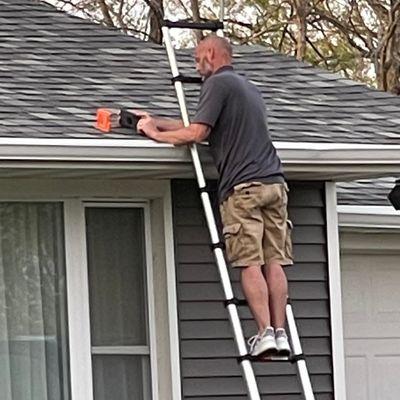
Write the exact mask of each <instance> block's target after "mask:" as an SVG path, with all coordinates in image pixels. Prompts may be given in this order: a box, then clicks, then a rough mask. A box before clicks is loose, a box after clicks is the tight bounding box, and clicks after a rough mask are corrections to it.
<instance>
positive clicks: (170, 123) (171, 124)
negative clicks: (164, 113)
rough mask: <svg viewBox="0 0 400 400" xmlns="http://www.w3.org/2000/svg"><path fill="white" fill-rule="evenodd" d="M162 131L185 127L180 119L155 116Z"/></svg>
mask: <svg viewBox="0 0 400 400" xmlns="http://www.w3.org/2000/svg"><path fill="white" fill-rule="evenodd" d="M153 118H154V120H155V122H156V125H157V128H158V129H159V130H160V131H175V130H178V129H181V128H183V127H184V125H183V121H182V120H180V119H172V118H163V117H153Z"/></svg>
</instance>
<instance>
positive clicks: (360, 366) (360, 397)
mask: <svg viewBox="0 0 400 400" xmlns="http://www.w3.org/2000/svg"><path fill="white" fill-rule="evenodd" d="M346 373H347V376H351V377H352V379H351V381H348V382H347V397H348V398H349V399H351V400H369V398H368V385H367V384H366V382H368V359H367V357H365V356H358V357H357V356H354V357H347V358H346Z"/></svg>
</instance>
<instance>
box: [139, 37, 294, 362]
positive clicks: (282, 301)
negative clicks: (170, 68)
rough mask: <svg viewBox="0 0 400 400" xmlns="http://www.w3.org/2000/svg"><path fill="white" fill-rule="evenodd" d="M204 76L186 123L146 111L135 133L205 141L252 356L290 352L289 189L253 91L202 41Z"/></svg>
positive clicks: (227, 52)
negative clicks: (245, 308) (250, 322)
mask: <svg viewBox="0 0 400 400" xmlns="http://www.w3.org/2000/svg"><path fill="white" fill-rule="evenodd" d="M195 59H196V68H197V71H198V72H199V73H200V75H202V76H203V78H204V79H205V80H204V83H203V85H202V89H201V94H200V100H199V104H198V108H197V112H196V115H195V117H194V118H193V119H192V123H191V124H190V125H189V126H187V127H184V125H183V123H182V122H181V121H175V120H171V119H165V118H157V117H152V116H150V115H148V114H146V113H142V114H140V115H141V116H142V118H141V119H140V121H139V123H138V130H139V131H142V132H143V133H144V134H146V135H147V136H148V137H150V138H152V139H154V140H156V141H160V142H166V143H171V144H175V145H181V144H188V143H200V142H202V141H204V140H205V139H206V138H207V137H208V138H209V143H210V149H211V153H212V155H213V158H214V162H215V164H216V167H217V170H218V172H219V175H220V176H219V182H218V196H219V201H220V211H221V217H222V222H223V225H224V227H223V235H224V239H225V243H226V253H227V257H228V259H229V261H230V263H231V265H232V266H233V267H240V268H241V284H242V289H243V293H244V295H245V297H246V300H247V302H248V304H249V306H250V309H251V311H252V314H253V316H254V318H255V321H256V323H257V326H258V333H257V335H255V336H254V337H253V338H251V339H250V341H249V344H250V355H251V356H255V357H261V356H270V355H275V354H278V355H283V356H288V355H289V354H290V346H289V343H288V339H287V335H286V332H285V329H284V326H285V307H286V299H287V294H288V293H287V291H288V290H287V280H286V276H285V273H284V271H283V268H282V266H284V265H291V264H293V261H292V254H291V238H290V227H289V223H290V222H289V221H288V219H287V191H288V188H287V185H286V183H285V179H284V175H283V172H282V166H281V161H280V159H279V157H278V155H277V153H276V150H275V148H274V146H273V144H272V141H271V138H270V136H269V133H268V128H267V124H266V111H265V105H264V102H263V99H262V97H261V94H260V92H259V91H258V89H257V88H256V86H255V85H253V84H252V83H250V82H248V81H247V80H246V79H245V78H243V77H242V76H240V75H238V74H236V73H235V72H234V70H233V67H232V65H231V63H232V48H231V46H230V44H229V42H228V41H227V40H226V39H224V38H221V37H218V36H214V35H212V36H208V37H207V38H205V39H204V40H203V41H202V42H200V44H199V45H198V46H197V48H196V51H195Z"/></svg>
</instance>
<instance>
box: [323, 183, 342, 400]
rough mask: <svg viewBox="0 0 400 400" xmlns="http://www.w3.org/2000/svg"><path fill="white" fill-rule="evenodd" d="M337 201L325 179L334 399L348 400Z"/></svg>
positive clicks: (333, 187)
mask: <svg viewBox="0 0 400 400" xmlns="http://www.w3.org/2000/svg"><path fill="white" fill-rule="evenodd" d="M336 201H337V200H336V184H335V183H332V182H326V183H325V202H326V235H327V251H328V270H329V299H330V311H331V332H332V337H331V340H332V360H333V386H334V398H335V400H346V376H345V355H344V338H343V308H342V291H341V271H340V247H339V227H338V214H337V208H336Z"/></svg>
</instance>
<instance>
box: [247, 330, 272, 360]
mask: <svg viewBox="0 0 400 400" xmlns="http://www.w3.org/2000/svg"><path fill="white" fill-rule="evenodd" d="M248 344H249V346H250V355H252V356H253V357H258V356H261V355H263V356H267V355H273V354H276V353H277V347H276V342H275V333H274V328H273V327H272V326H268V327H267V328H265V330H264V331H263V332H262V333H260V334H258V335H255V336H253V337H252V338H250V339H249V341H248Z"/></svg>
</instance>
